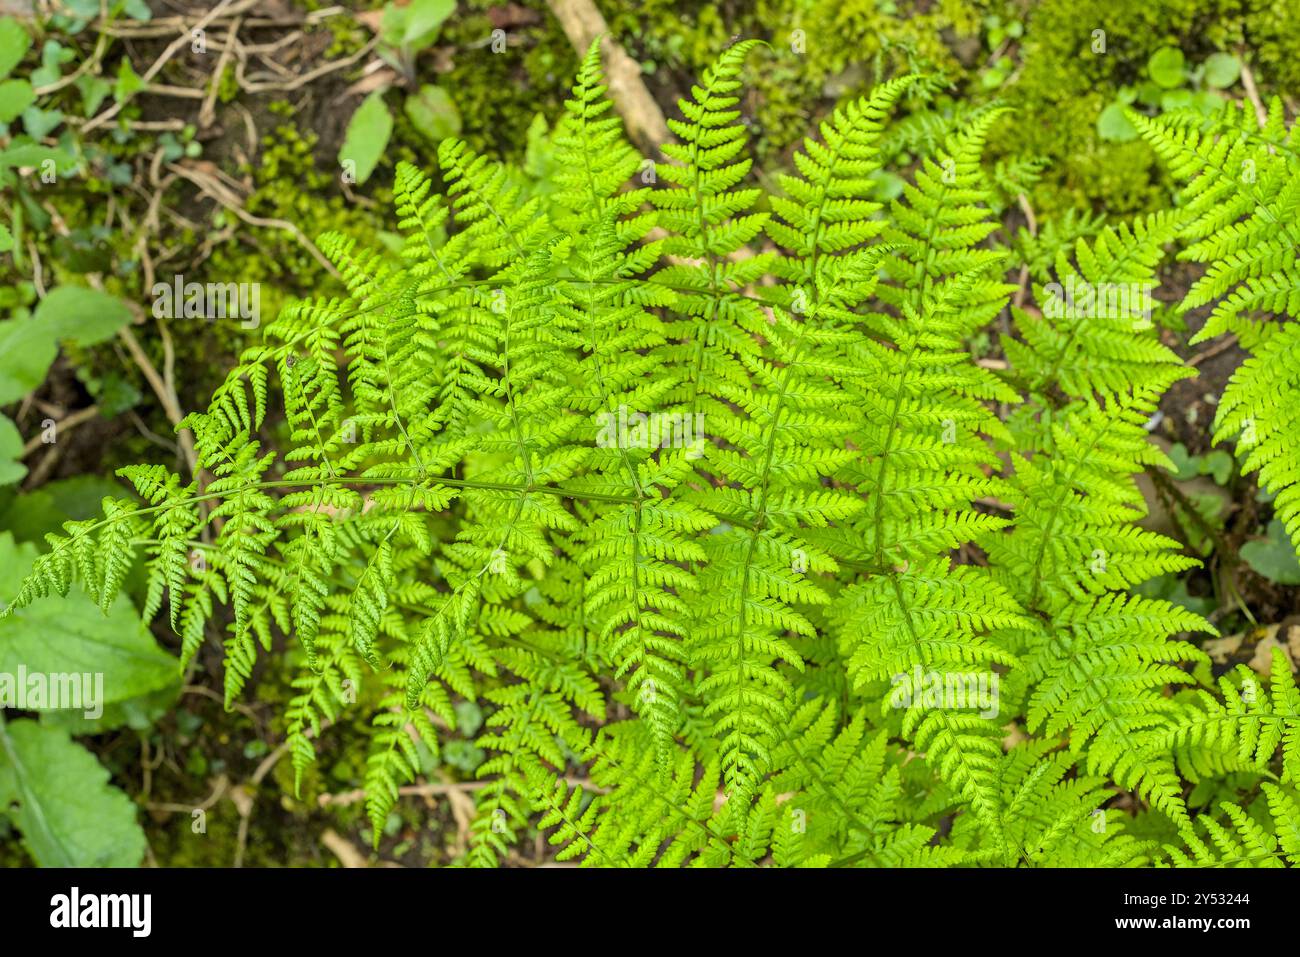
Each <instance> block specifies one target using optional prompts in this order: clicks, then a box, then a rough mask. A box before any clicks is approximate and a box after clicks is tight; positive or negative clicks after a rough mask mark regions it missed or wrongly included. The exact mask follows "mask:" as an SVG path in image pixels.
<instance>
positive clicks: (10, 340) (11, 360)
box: [0, 316, 59, 405]
mask: <svg viewBox="0 0 1300 957" xmlns="http://www.w3.org/2000/svg"><path fill="white" fill-rule="evenodd" d="M58 354H59V349H58V346H57V345H56V344H55V336H54V335H53V333H52V332H51V330H49V329H47V328H46V327H44V326H43V325H41V324H40V323H38V322H37V321H36V318H35V317H34V316H20V317H19V318H17V319H5V320H0V405H6V404H7V403H10V402H16V401H17V400H19V399H21V398H22V397H23V396H25V395H26V394H27V393H29V392H31V391H32V390H33V389H35V388H36V387H37V386H38V385H40V384H41V383H42V382H44V381H45V373H46V372H47V371H49V368H50V363H52V362H53V361H54V357H55V356H57V355H58Z"/></svg>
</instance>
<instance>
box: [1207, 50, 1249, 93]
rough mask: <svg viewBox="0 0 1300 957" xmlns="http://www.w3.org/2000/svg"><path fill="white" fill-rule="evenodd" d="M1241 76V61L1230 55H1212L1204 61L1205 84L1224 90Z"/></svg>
mask: <svg viewBox="0 0 1300 957" xmlns="http://www.w3.org/2000/svg"><path fill="white" fill-rule="evenodd" d="M1240 76H1241V61H1240V60H1238V59H1237V58H1236V57H1235V56H1233V55H1232V54H1231V53H1212V54H1210V57H1209V59H1207V60H1206V61H1205V83H1206V85H1207V86H1212V87H1214V88H1215V89H1216V90H1226V89H1227V88H1228V87H1230V86H1232V84H1234V83H1236V82H1237V79H1238V78H1239V77H1240Z"/></svg>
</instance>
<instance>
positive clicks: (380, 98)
mask: <svg viewBox="0 0 1300 957" xmlns="http://www.w3.org/2000/svg"><path fill="white" fill-rule="evenodd" d="M392 132H393V117H392V116H391V115H390V114H389V112H388V107H387V106H385V105H384V91H383V90H375V92H373V93H371V94H370V95H369V96H368V97H366V98H365V101H364V102H362V104H361V106H360V107H358V108H357V111H356V112H355V113H353V114H352V119H351V120H349V121H348V131H347V134H346V135H345V136H344V138H343V147H342V148H341V149H340V150H339V163H340V164H342V165H343V167H344V169H348V167H349V165H351V172H352V173H353V174H354V175H355V177H356V181H357V182H358V183H364V182H365V181H366V180H368V179H369V178H370V174H371V173H373V172H374V171H375V166H376V165H377V164H378V163H379V158H380V157H381V156H383V155H384V148H385V147H387V146H388V137H389V136H390V135H391V134H392Z"/></svg>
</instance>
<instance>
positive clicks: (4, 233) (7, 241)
mask: <svg viewBox="0 0 1300 957" xmlns="http://www.w3.org/2000/svg"><path fill="white" fill-rule="evenodd" d="M13 248H14V235H13V233H11V232H9V227H8V226H6V225H5V224H4V223H0V253H7V252H9V250H11V249H13Z"/></svg>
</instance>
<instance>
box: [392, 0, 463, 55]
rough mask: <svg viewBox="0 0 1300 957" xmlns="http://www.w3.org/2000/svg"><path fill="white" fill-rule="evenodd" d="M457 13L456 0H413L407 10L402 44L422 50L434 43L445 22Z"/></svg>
mask: <svg viewBox="0 0 1300 957" xmlns="http://www.w3.org/2000/svg"><path fill="white" fill-rule="evenodd" d="M455 12H456V0H412V2H411V5H410V6H408V7H407V8H406V29H405V30H404V31H403V33H402V42H403V43H404V44H406V45H407V46H410V47H415V48H420V47H424V46H427V45H428V44H430V43H432V42H433V41H434V40H435V39H436V38H437V36H438V28H439V27H440V26H442V23H443V21H444V20H446V19H447V18H448V17H449V16H451V15H452V14H453V13H455Z"/></svg>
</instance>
